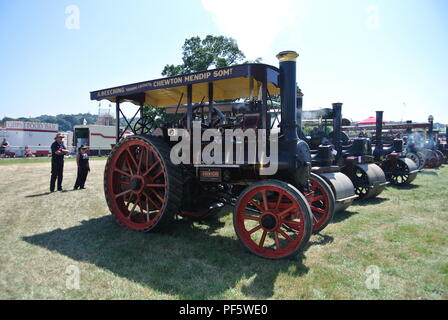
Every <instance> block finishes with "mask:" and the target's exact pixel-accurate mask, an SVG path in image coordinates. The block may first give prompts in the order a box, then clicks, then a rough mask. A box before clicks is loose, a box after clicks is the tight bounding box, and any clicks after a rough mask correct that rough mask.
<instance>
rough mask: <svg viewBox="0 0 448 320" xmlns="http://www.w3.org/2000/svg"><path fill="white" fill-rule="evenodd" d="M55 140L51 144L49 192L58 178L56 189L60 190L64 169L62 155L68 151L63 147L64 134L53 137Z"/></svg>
mask: <svg viewBox="0 0 448 320" xmlns="http://www.w3.org/2000/svg"><path fill="white" fill-rule="evenodd" d="M54 140H55V142H53V144H52V145H51V179H50V192H54V185H55V182H56V179H58V191H62V177H63V171H64V155H66V154H69V153H70V152H69V151H68V150H67V149H66V148H65V145H64V142H63V140H64V136H63V135H62V134H60V133H58V134H57V135H56V137H55V138H54Z"/></svg>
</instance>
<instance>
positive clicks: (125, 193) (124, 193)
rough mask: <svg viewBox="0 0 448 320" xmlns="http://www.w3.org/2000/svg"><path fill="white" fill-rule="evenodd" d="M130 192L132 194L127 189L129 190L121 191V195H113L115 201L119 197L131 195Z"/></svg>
mask: <svg viewBox="0 0 448 320" xmlns="http://www.w3.org/2000/svg"><path fill="white" fill-rule="evenodd" d="M131 192H132V190H131V189H129V190H126V191H123V192H121V193H119V194H116V195H115V199H117V198H119V197H122V196H124V195H127V194H128V193H131Z"/></svg>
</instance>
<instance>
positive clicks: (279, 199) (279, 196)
mask: <svg viewBox="0 0 448 320" xmlns="http://www.w3.org/2000/svg"><path fill="white" fill-rule="evenodd" d="M282 199H283V192H279V193H278V200H277V204H276V205H275V210H278V208H279V206H280V203H281V202H282Z"/></svg>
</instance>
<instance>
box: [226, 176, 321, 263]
mask: <svg viewBox="0 0 448 320" xmlns="http://www.w3.org/2000/svg"><path fill="white" fill-rule="evenodd" d="M233 223H234V228H235V232H236V234H237V236H238V238H239V239H240V241H241V243H242V244H243V246H244V247H245V248H246V249H247V250H248V251H250V252H251V253H253V254H255V255H257V256H260V257H263V258H267V259H282V258H289V257H293V256H295V255H297V254H298V253H299V252H300V251H301V250H303V248H304V246H305V245H306V244H307V243H308V241H309V238H310V236H311V233H312V228H313V226H312V219H311V209H310V207H309V205H308V202H307V200H306V199H305V197H304V196H303V195H302V194H301V193H300V192H299V191H298V190H297V189H296V188H295V187H293V186H292V185H290V184H287V183H285V182H283V181H278V180H264V181H260V182H257V183H255V184H253V185H251V186H249V187H247V188H246V189H245V190H244V191H243V192H242V194H241V195H240V197H239V199H238V202H237V204H236V206H235V211H234V215H233Z"/></svg>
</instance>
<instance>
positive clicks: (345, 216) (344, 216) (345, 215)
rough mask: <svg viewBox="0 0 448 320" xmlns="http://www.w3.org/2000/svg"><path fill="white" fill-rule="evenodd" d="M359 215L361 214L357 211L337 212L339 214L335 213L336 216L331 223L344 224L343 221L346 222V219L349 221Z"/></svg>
mask: <svg viewBox="0 0 448 320" xmlns="http://www.w3.org/2000/svg"><path fill="white" fill-rule="evenodd" d="M357 214H359V212H357V211H351V210H344V211H341V212H337V213H335V215H334V217H333V220H332V221H331V223H339V222H342V221H344V220H346V219H349V218H351V217H352V216H354V215H357Z"/></svg>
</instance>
